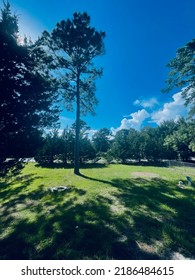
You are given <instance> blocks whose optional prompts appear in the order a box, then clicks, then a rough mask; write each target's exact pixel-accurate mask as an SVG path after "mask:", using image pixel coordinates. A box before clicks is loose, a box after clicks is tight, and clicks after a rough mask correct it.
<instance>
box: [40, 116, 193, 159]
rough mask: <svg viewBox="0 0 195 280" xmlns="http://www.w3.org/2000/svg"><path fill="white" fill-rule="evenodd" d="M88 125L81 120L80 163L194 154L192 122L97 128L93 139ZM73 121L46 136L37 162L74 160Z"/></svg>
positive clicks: (171, 157)
mask: <svg viewBox="0 0 195 280" xmlns="http://www.w3.org/2000/svg"><path fill="white" fill-rule="evenodd" d="M89 129H90V128H89V127H88V126H87V125H86V124H85V122H81V134H80V135H81V137H80V156H79V161H80V163H87V162H89V161H93V162H97V161H98V160H99V159H102V158H104V159H105V160H106V161H107V162H112V161H113V160H117V161H118V162H121V163H128V162H130V161H137V162H141V161H143V160H144V161H145V160H147V161H148V162H159V161H162V160H176V159H177V160H178V159H179V160H182V161H189V160H190V159H191V158H192V157H194V156H195V143H194V139H195V125H194V123H193V122H186V121H185V120H184V119H180V120H179V121H178V122H174V121H165V122H163V123H162V124H161V125H159V126H158V127H156V128H152V127H144V128H143V129H141V130H140V131H137V130H135V129H132V128H131V129H129V130H128V129H122V130H119V131H118V132H117V133H116V135H115V136H111V134H110V132H109V130H108V129H106V128H103V129H100V130H99V131H97V132H96V133H95V134H94V135H93V136H92V139H89V137H88V131H89ZM74 141H75V124H74V125H73V126H72V127H71V128H69V129H68V128H67V129H65V130H64V132H63V133H62V135H59V134H58V132H57V131H56V130H55V131H54V132H53V133H49V134H48V135H46V137H45V140H44V143H45V144H44V146H43V148H42V149H41V150H40V151H39V155H38V157H36V159H37V161H38V162H39V163H53V162H54V160H61V161H62V162H63V163H65V164H66V163H73V161H74Z"/></svg>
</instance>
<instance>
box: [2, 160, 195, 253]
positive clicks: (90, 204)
mask: <svg viewBox="0 0 195 280" xmlns="http://www.w3.org/2000/svg"><path fill="white" fill-rule="evenodd" d="M133 172H142V173H143V172H145V174H146V176H145V177H143V178H134V177H133V176H132V173H133ZM147 172H151V173H153V174H157V175H158V176H157V177H156V178H155V177H154V178H148V177H147ZM81 174H82V175H81V176H76V175H74V174H73V170H72V169H71V168H68V169H66V168H63V167H62V166H61V167H60V168H59V166H58V168H46V167H42V168H41V167H38V166H36V165H35V164H32V163H30V164H28V165H26V166H25V168H24V169H23V170H21V171H20V173H17V174H13V175H12V174H11V173H10V174H7V176H6V177H5V178H3V179H1V180H0V205H1V206H0V219H1V225H2V226H1V229H0V259H170V258H172V254H173V252H179V253H181V254H183V255H184V256H185V257H190V258H194V257H195V208H194V206H195V205H194V187H193V186H192V187H186V188H185V189H180V188H178V186H177V183H178V180H184V179H185V178H184V177H182V176H183V175H181V174H176V173H174V174H173V172H172V170H170V169H168V168H163V167H150V166H127V165H109V166H106V165H92V166H90V168H86V167H85V168H83V169H81ZM191 177H192V178H193V180H195V176H191ZM60 185H65V186H70V189H69V190H68V191H65V192H59V193H51V192H50V191H48V188H50V187H55V186H60Z"/></svg>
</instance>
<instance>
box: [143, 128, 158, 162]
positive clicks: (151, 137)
mask: <svg viewBox="0 0 195 280" xmlns="http://www.w3.org/2000/svg"><path fill="white" fill-rule="evenodd" d="M140 134H141V136H142V145H143V154H144V158H145V159H147V160H148V161H159V160H160V158H161V146H160V143H159V137H158V135H157V129H156V128H153V127H144V128H143V129H142V130H141V132H140Z"/></svg>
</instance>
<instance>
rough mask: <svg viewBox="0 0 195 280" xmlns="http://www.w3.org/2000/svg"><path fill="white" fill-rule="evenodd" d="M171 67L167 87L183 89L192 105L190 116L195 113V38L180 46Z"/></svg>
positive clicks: (186, 98) (169, 64)
mask: <svg viewBox="0 0 195 280" xmlns="http://www.w3.org/2000/svg"><path fill="white" fill-rule="evenodd" d="M167 66H168V67H170V68H171V71H170V73H169V76H168V79H167V81H166V82H167V85H168V86H167V88H166V89H165V91H170V90H172V89H173V88H174V87H178V88H180V89H182V95H183V97H184V99H185V100H186V105H188V104H190V105H191V110H190V116H191V117H192V116H194V115H195V39H192V40H191V41H190V42H188V43H187V44H186V45H185V46H184V47H182V48H179V49H178V50H177V52H176V56H175V58H174V59H172V60H171V61H170V62H169V63H168V65H167Z"/></svg>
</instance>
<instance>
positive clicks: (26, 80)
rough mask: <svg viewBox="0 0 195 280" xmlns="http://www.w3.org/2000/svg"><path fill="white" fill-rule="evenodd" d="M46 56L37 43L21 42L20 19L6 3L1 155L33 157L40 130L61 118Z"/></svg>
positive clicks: (0, 45) (0, 33) (0, 36)
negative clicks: (46, 66) (46, 63)
mask: <svg viewBox="0 0 195 280" xmlns="http://www.w3.org/2000/svg"><path fill="white" fill-rule="evenodd" d="M46 57H47V56H46V53H45V52H44V51H43V49H41V48H40V47H38V46H37V45H36V44H32V42H28V40H27V39H25V40H24V42H23V43H21V40H20V37H19V34H18V18H17V16H15V15H12V13H11V10H10V5H9V3H5V4H4V7H3V9H2V10H1V16H0V99H1V104H0V157H8V156H9V157H10V156H15V157H22V156H32V155H33V153H34V150H35V149H36V148H37V147H39V146H40V141H41V130H42V129H43V128H44V127H49V126H51V125H52V124H53V123H54V122H56V121H57V119H58V110H57V108H56V107H55V105H54V104H55V100H56V94H55V93H54V92H55V91H56V87H55V79H53V78H52V77H51V76H50V75H49V73H48V71H47V69H46V68H45V67H44V62H45V59H46ZM21 147H22V149H21Z"/></svg>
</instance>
